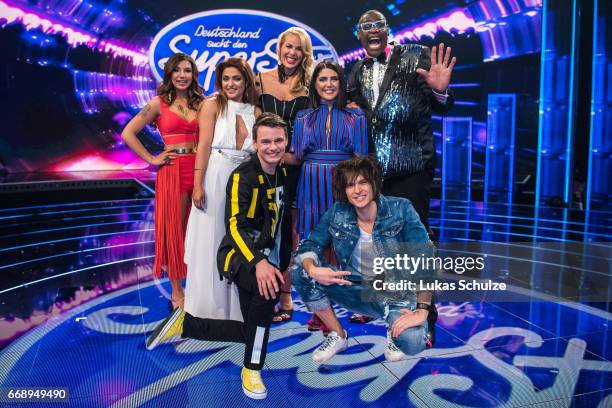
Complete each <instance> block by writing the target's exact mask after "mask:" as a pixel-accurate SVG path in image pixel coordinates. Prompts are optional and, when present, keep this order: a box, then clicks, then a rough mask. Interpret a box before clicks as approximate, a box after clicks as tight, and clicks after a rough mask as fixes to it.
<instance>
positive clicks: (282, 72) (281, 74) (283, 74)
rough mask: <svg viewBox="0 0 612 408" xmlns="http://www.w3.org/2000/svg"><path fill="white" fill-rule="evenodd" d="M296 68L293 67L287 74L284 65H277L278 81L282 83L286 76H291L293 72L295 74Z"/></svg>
mask: <svg viewBox="0 0 612 408" xmlns="http://www.w3.org/2000/svg"><path fill="white" fill-rule="evenodd" d="M297 71H298V70H297V69H295V70H294V71H293V72H292V73H291V74H287V73H286V72H285V67H284V66H282V65H279V66H278V79H279V81H280V83H281V84H282V83H284V82H285V81H286V80H287V79H288V78H291V77H292V76H294V75H295V74H297Z"/></svg>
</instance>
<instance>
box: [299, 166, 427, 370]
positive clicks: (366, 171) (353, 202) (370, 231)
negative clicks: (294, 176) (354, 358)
mask: <svg viewBox="0 0 612 408" xmlns="http://www.w3.org/2000/svg"><path fill="white" fill-rule="evenodd" d="M381 184H382V178H381V175H380V170H379V167H378V164H377V163H376V162H375V161H374V160H372V159H371V158H368V157H355V158H352V159H349V160H346V161H344V162H342V163H340V164H339V165H338V167H337V168H336V170H335V172H334V176H333V182H332V188H333V193H334V199H335V200H336V202H335V203H334V204H333V205H332V207H331V208H330V209H329V210H328V211H327V213H325V215H324V216H323V218H322V219H321V221H320V222H319V224H318V225H317V226H316V228H315V229H314V230H313V231H312V232H311V233H310V236H309V237H308V239H306V240H304V241H302V243H301V244H300V246H299V248H298V250H297V254H296V257H295V262H296V264H297V266H296V267H295V268H294V269H293V271H292V276H291V279H292V282H293V284H294V286H295V287H296V289H297V291H298V292H299V293H300V296H301V297H302V300H303V301H304V303H306V305H307V307H308V309H309V310H310V311H312V312H315V313H316V314H317V315H318V316H319V317H320V318H321V320H322V321H323V323H325V325H326V326H327V327H328V328H329V329H330V330H331V331H330V333H329V335H328V336H327V338H326V339H325V341H324V342H323V343H322V344H321V346H319V348H317V349H316V350H315V351H314V353H313V360H314V361H315V362H320V363H322V362H325V361H327V360H329V359H330V358H332V357H333V356H334V355H336V354H337V353H339V352H341V351H343V350H345V349H346V347H347V344H348V341H347V334H346V331H345V330H344V329H343V328H342V326H341V325H340V322H339V321H338V319H337V317H336V315H335V313H334V311H333V309H332V307H331V303H330V301H331V300H333V301H334V302H336V303H338V304H339V305H342V306H343V307H345V308H347V309H349V310H350V311H353V312H357V313H360V314H363V315H366V316H372V317H375V318H384V319H385V320H386V321H387V323H388V328H387V347H386V349H385V358H386V359H387V360H388V361H397V360H401V359H402V358H404V357H405V355H406V354H408V355H414V354H417V353H419V352H421V351H423V350H424V349H425V348H427V347H431V344H432V343H431V338H430V336H429V332H430V331H431V330H432V328H431V327H429V324H428V315H429V312H430V309H431V292H426V291H421V292H416V293H415V292H410V291H408V292H402V293H401V294H400V296H397V295H398V294H397V293H396V294H395V295H396V296H389V297H387V296H386V295H385V296H384V297H383V298H382V299H380V298H374V299H368V298H367V296H366V295H367V293H364V290H366V288H367V285H366V282H368V281H369V282H372V280H373V279H376V278H377V275H376V274H374V273H373V272H372V271H373V262H374V261H375V258H380V257H382V258H396V256H397V254H398V252H401V251H402V248H403V249H404V250H405V252H411V253H409V254H408V255H409V256H414V257H422V256H424V257H429V256H432V254H433V245H432V243H431V241H430V240H429V236H428V234H427V231H426V230H425V228H424V227H423V224H422V223H421V221H420V219H419V215H418V214H417V212H416V211H415V209H414V207H413V206H412V204H411V203H410V201H409V200H407V199H404V198H396V197H385V196H383V195H381V194H380V188H381ZM330 244H331V245H332V246H333V249H334V252H335V254H336V257H337V259H338V262H339V265H340V270H334V269H332V268H331V267H329V266H328V263H327V261H326V260H325V259H324V257H323V250H324V249H325V248H326V247H327V246H328V245H330ZM406 248H408V249H407V250H406ZM389 272H391V273H390V274H389V275H391V274H394V275H395V276H396V277H399V278H403V277H406V279H408V280H412V281H415V280H416V279H418V278H423V277H429V276H430V273H429V272H428V271H425V270H419V271H412V273H411V272H406V273H404V271H402V270H399V269H397V268H396V269H394V270H392V271H389ZM415 272H418V273H415ZM406 274H407V275H406ZM404 275H406V276H404ZM370 286H371V285H370ZM432 317H433V316H432ZM429 320H430V322H431V321H432V319H431V317H430V319H429Z"/></svg>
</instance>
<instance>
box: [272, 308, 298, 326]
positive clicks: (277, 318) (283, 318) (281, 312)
mask: <svg viewBox="0 0 612 408" xmlns="http://www.w3.org/2000/svg"><path fill="white" fill-rule="evenodd" d="M291 319H293V309H278V311H277V312H276V313H274V316H272V323H275V324H279V323H283V322H289V321H291Z"/></svg>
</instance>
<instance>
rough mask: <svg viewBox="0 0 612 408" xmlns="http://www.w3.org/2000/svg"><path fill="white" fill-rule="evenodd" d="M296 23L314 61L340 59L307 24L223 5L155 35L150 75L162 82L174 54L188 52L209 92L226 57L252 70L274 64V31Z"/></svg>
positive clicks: (176, 22)
mask: <svg viewBox="0 0 612 408" xmlns="http://www.w3.org/2000/svg"><path fill="white" fill-rule="evenodd" d="M294 26H297V27H300V28H303V29H304V30H305V31H306V32H307V33H308V34H309V35H310V38H311V40H312V45H313V50H314V58H315V59H316V60H323V59H332V60H335V61H337V60H338V54H337V53H336V50H335V49H334V47H333V46H332V45H331V43H330V42H329V41H328V40H327V39H326V38H325V37H323V36H322V35H321V34H320V33H318V32H317V31H316V30H314V29H313V28H312V27H309V26H307V25H306V24H303V23H300V22H299V21H296V20H293V19H291V18H287V17H284V16H281V15H278V14H273V13H268V12H264V11H258V10H246V9H223V10H211V11H205V12H201V13H196V14H191V15H189V16H186V17H183V18H180V19H178V20H175V21H173V22H172V23H170V24H168V25H167V26H166V27H164V28H163V29H162V30H161V31H160V32H159V33H157V35H156V36H155V38H154V39H153V42H152V44H151V48H150V49H149V63H150V66H151V69H152V70H153V75H154V76H155V78H156V79H157V80H158V81H161V80H162V77H163V72H164V65H165V64H166V61H167V60H168V58H169V57H170V56H171V55H172V54H174V53H176V52H184V53H185V54H188V55H191V56H192V57H193V59H194V60H195V61H196V64H197V66H198V70H199V71H200V76H199V80H200V84H201V85H202V86H203V87H204V89H205V90H206V91H207V93H210V92H212V91H213V90H214V70H215V67H216V66H217V64H218V63H220V62H221V61H223V60H224V59H226V58H229V57H240V58H244V59H246V60H247V61H248V62H249V64H250V65H251V67H252V68H253V69H254V71H255V72H260V71H266V70H268V69H271V68H275V67H276V66H277V64H278V59H277V56H276V40H277V38H278V35H279V34H280V33H282V32H283V31H285V30H286V29H288V28H289V27H294Z"/></svg>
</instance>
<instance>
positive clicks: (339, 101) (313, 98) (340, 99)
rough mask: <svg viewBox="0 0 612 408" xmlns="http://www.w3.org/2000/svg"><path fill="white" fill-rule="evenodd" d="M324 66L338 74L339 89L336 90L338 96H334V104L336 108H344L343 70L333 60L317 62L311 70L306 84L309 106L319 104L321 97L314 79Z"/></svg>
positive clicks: (344, 86) (314, 106)
mask: <svg viewBox="0 0 612 408" xmlns="http://www.w3.org/2000/svg"><path fill="white" fill-rule="evenodd" d="M325 68H329V69H331V70H332V71H335V72H336V73H337V74H338V79H339V80H340V84H339V85H340V89H339V90H338V96H336V106H337V107H338V108H341V109H344V108H346V99H347V98H346V81H345V80H344V71H343V70H342V67H341V66H340V65H338V63H336V62H334V61H321V62H319V63H318V64H317V65H316V66H315V68H314V70H313V71H312V78H311V79H310V85H309V86H308V98H309V99H310V106H312V107H313V108H317V107H318V106H319V105H320V104H321V97H320V96H319V94H318V93H317V88H316V86H315V85H316V84H315V83H316V81H317V78H318V76H319V74H320V73H321V71H323V70H324V69H325Z"/></svg>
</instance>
